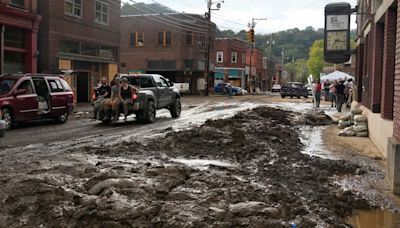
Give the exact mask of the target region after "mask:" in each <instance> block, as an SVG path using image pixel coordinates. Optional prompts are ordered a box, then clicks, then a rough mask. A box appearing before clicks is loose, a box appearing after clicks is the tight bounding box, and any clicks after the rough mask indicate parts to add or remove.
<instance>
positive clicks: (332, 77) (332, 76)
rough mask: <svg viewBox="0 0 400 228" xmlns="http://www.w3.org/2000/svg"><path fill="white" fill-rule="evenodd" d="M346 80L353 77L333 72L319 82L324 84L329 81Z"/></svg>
mask: <svg viewBox="0 0 400 228" xmlns="http://www.w3.org/2000/svg"><path fill="white" fill-rule="evenodd" d="M348 79H353V81H354V77H353V76H351V75H350V74H346V73H344V72H341V71H338V70H337V71H335V72H333V73H330V74H327V75H325V76H323V77H322V78H321V82H326V81H327V80H329V81H336V80H348Z"/></svg>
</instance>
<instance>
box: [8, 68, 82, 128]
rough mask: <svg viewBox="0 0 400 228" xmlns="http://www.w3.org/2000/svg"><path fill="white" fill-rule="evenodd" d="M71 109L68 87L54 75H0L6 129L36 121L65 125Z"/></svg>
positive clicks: (72, 97) (72, 104) (72, 101)
mask: <svg viewBox="0 0 400 228" xmlns="http://www.w3.org/2000/svg"><path fill="white" fill-rule="evenodd" d="M73 108H74V95H73V92H72V90H71V88H70V87H69V85H68V83H67V82H66V81H64V80H63V79H62V78H60V77H58V76H56V75H43V74H32V75H31V74H27V75H16V74H15V75H0V110H1V112H2V114H3V116H2V119H3V120H4V121H5V125H6V129H10V128H12V127H13V126H14V125H15V123H17V122H23V121H29V120H37V119H48V118H52V119H54V120H55V121H56V122H57V123H65V122H66V121H67V120H68V115H69V114H70V113H71V112H72V110H73Z"/></svg>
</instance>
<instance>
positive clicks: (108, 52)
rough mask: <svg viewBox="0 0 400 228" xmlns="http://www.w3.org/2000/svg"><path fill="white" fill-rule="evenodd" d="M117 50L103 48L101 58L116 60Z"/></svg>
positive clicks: (101, 48)
mask: <svg viewBox="0 0 400 228" xmlns="http://www.w3.org/2000/svg"><path fill="white" fill-rule="evenodd" d="M116 54H117V50H116V48H114V47H107V46H101V47H100V57H104V58H110V59H115V58H116Z"/></svg>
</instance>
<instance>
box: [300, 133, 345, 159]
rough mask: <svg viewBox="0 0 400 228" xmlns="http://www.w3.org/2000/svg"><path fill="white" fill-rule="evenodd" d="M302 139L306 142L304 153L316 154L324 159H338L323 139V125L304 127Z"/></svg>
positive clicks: (302, 141)
mask: <svg viewBox="0 0 400 228" xmlns="http://www.w3.org/2000/svg"><path fill="white" fill-rule="evenodd" d="M300 130H301V134H300V141H301V143H303V144H304V149H303V151H302V153H303V154H308V155H310V156H316V157H320V158H323V159H331V160H337V159H338V158H337V157H335V156H334V155H333V154H332V153H331V152H329V151H328V150H327V149H326V148H325V146H324V142H323V139H322V127H310V126H305V127H302V128H301V129H300Z"/></svg>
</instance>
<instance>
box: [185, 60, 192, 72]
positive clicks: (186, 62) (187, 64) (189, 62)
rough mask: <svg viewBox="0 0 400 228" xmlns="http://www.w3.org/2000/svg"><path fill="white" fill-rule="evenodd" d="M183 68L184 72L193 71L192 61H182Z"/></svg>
mask: <svg viewBox="0 0 400 228" xmlns="http://www.w3.org/2000/svg"><path fill="white" fill-rule="evenodd" d="M183 68H184V69H185V70H192V69H193V60H184V61H183Z"/></svg>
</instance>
